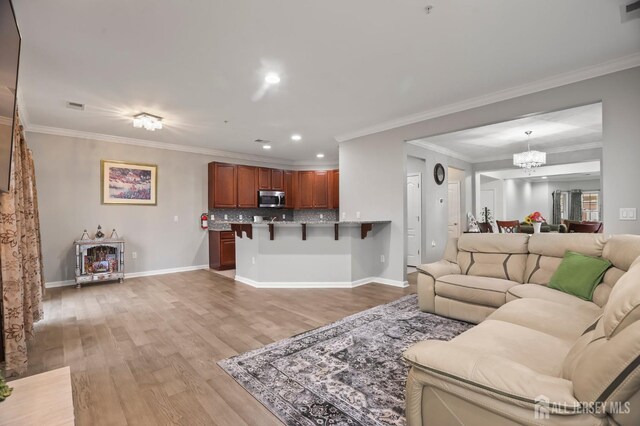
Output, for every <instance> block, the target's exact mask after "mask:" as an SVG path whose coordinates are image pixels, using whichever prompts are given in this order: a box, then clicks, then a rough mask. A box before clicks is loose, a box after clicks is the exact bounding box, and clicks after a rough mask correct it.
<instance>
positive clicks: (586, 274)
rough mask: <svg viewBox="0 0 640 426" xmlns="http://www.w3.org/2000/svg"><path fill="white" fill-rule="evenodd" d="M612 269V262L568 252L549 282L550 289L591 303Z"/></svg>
mask: <svg viewBox="0 0 640 426" xmlns="http://www.w3.org/2000/svg"><path fill="white" fill-rule="evenodd" d="M610 267H611V262H609V261H608V260H606V259H603V258H601V257H592V256H586V255H584V254H580V253H576V252H573V251H567V252H566V253H565V254H564V259H562V262H561V263H560V265H559V266H558V269H556V272H554V273H553V276H552V277H551V280H549V288H553V289H556V290H560V291H563V292H565V293H568V294H572V295H574V296H576V297H579V298H581V299H583V300H589V301H591V300H592V299H593V291H594V290H595V288H596V286H597V285H598V284H600V283H601V282H602V277H604V274H605V272H606V271H607V269H609V268H610Z"/></svg>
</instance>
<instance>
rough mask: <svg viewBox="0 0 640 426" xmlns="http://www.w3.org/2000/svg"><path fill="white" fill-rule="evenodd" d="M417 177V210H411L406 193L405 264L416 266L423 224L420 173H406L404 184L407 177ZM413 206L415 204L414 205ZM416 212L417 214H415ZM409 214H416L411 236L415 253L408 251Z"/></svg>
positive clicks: (420, 258)
mask: <svg viewBox="0 0 640 426" xmlns="http://www.w3.org/2000/svg"><path fill="white" fill-rule="evenodd" d="M415 177H417V178H418V200H417V208H418V212H416V211H415V210H414V211H411V208H410V207H411V206H410V205H409V201H410V197H409V194H408V193H407V206H406V208H407V217H406V220H407V248H406V249H407V266H418V265H421V264H422V224H423V218H422V173H407V181H406V184H407V186H408V185H409V178H415ZM414 207H415V206H414ZM416 213H417V214H416ZM410 216H417V218H418V220H417V229H416V230H415V231H414V232H415V235H414V236H412V238H414V241H415V244H417V246H418V249H417V253H415V252H414V253H411V252H410V251H409V241H410V237H409V228H410V227H409V224H410V221H409V217H410Z"/></svg>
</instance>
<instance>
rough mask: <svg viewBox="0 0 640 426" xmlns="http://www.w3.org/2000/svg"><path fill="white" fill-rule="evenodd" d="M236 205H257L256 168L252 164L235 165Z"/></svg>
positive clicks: (243, 206) (248, 206) (244, 206)
mask: <svg viewBox="0 0 640 426" xmlns="http://www.w3.org/2000/svg"><path fill="white" fill-rule="evenodd" d="M237 174H238V207H240V208H256V207H258V188H257V186H258V185H257V182H258V169H257V168H256V167H252V166H237Z"/></svg>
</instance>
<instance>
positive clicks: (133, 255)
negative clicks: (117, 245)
mask: <svg viewBox="0 0 640 426" xmlns="http://www.w3.org/2000/svg"><path fill="white" fill-rule="evenodd" d="M131 258H132V259H137V258H138V252H137V251H132V252H131Z"/></svg>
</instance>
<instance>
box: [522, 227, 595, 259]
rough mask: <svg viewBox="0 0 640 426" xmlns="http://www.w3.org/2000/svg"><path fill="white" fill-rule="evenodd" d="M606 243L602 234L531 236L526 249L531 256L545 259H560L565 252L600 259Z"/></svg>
mask: <svg viewBox="0 0 640 426" xmlns="http://www.w3.org/2000/svg"><path fill="white" fill-rule="evenodd" d="M606 241H607V238H606V237H605V236H604V235H602V234H576V233H573V234H550V233H549V234H533V235H532V236H531V238H529V247H528V249H529V253H531V254H537V255H541V256H547V257H560V258H562V257H564V254H565V252H566V251H567V250H568V251H574V252H576V253H582V254H585V255H587V256H593V257H602V252H603V250H604V247H605V243H606Z"/></svg>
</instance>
